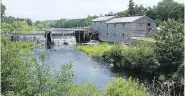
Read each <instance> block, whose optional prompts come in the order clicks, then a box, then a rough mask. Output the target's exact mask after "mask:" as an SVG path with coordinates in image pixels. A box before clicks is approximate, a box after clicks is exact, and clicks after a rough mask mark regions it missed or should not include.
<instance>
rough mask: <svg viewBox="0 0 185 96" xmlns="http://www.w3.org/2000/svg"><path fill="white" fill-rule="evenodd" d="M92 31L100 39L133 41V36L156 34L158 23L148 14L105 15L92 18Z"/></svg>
mask: <svg viewBox="0 0 185 96" xmlns="http://www.w3.org/2000/svg"><path fill="white" fill-rule="evenodd" d="M91 32H92V33H93V34H94V37H97V38H96V39H98V40H100V41H108V42H124V43H131V42H132V38H133V37H144V36H149V35H151V34H154V33H155V32H156V24H155V22H154V20H152V19H151V18H149V17H147V16H132V17H120V18H118V17H116V16H104V17H99V18H96V19H94V20H92V22H91Z"/></svg>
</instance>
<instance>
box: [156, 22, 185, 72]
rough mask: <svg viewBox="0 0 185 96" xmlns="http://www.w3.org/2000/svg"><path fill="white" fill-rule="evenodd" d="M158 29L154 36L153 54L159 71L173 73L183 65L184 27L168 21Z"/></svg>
mask: <svg viewBox="0 0 185 96" xmlns="http://www.w3.org/2000/svg"><path fill="white" fill-rule="evenodd" d="M160 28H161V29H160V31H159V32H158V33H157V34H156V36H155V40H156V47H155V53H156V55H157V59H158V61H159V62H160V64H161V71H162V72H164V73H173V72H175V71H177V69H178V67H179V66H180V64H182V63H183V58H184V55H183V54H184V42H183V41H184V39H183V36H184V27H183V24H182V23H178V22H176V21H174V20H171V19H169V20H168V21H165V22H163V23H162V25H161V26H160Z"/></svg>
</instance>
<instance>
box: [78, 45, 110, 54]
mask: <svg viewBox="0 0 185 96" xmlns="http://www.w3.org/2000/svg"><path fill="white" fill-rule="evenodd" d="M111 46H112V44H108V43H100V44H98V45H81V46H77V47H76V49H77V50H80V51H84V52H86V53H87V54H89V55H94V56H101V55H102V54H103V53H104V52H105V51H108V50H110V48H111Z"/></svg>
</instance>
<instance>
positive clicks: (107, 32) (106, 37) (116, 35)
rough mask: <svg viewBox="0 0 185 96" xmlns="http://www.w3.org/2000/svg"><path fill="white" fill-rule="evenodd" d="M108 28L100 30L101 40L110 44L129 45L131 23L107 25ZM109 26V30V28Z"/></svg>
mask: <svg viewBox="0 0 185 96" xmlns="http://www.w3.org/2000/svg"><path fill="white" fill-rule="evenodd" d="M105 25H106V26H105V27H104V28H102V30H100V40H102V41H108V42H125V43H129V42H130V41H129V38H130V37H131V34H130V29H131V24H130V23H124V25H123V24H105ZM107 25H108V28H107Z"/></svg>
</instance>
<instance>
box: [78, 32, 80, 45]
mask: <svg viewBox="0 0 185 96" xmlns="http://www.w3.org/2000/svg"><path fill="white" fill-rule="evenodd" d="M78 33H79V34H78V40H79V43H80V31H78Z"/></svg>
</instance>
